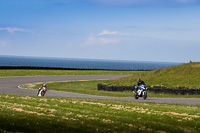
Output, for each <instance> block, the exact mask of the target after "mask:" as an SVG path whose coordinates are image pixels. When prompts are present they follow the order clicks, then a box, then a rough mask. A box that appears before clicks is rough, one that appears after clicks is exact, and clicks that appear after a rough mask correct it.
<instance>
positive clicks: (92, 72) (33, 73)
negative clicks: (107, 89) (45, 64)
mask: <svg viewBox="0 0 200 133" xmlns="http://www.w3.org/2000/svg"><path fill="white" fill-rule="evenodd" d="M140 72H141V71H109V70H31V69H22V70H17V69H13V70H0V77H8V76H51V75H133V74H136V73H140Z"/></svg>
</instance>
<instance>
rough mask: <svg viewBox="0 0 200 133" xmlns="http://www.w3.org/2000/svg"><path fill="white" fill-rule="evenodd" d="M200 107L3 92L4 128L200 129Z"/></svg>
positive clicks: (0, 128) (0, 100) (195, 132)
mask: <svg viewBox="0 0 200 133" xmlns="http://www.w3.org/2000/svg"><path fill="white" fill-rule="evenodd" d="M199 112H200V107H195V106H183V105H167V104H153V103H137V102H136V103H133V102H122V101H109V100H87V99H64V98H47V97H29V96H14V95H0V120H1V121H0V132H44V133H45V132H46V133H49V132H51V133H54V132H55V133H56V132H60V133H61V132H104V133H105V132H160V133H161V132H163V133H164V132H186V133H187V132H192V133H198V132H199V131H200V113H199Z"/></svg>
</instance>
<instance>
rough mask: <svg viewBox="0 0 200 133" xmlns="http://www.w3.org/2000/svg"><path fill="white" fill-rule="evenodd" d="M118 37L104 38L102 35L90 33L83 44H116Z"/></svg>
mask: <svg viewBox="0 0 200 133" xmlns="http://www.w3.org/2000/svg"><path fill="white" fill-rule="evenodd" d="M119 42H120V40H119V39H115V38H104V37H97V36H95V35H94V34H91V35H90V36H89V37H88V38H87V41H86V42H85V44H84V45H85V46H95V45H109V44H117V43H119Z"/></svg>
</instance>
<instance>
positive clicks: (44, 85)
mask: <svg viewBox="0 0 200 133" xmlns="http://www.w3.org/2000/svg"><path fill="white" fill-rule="evenodd" d="M43 87H45V88H47V85H46V84H43V85H42V86H41V87H40V88H39V90H38V94H39V92H40V90H41V89H42V88H43Z"/></svg>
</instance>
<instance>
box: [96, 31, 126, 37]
mask: <svg viewBox="0 0 200 133" xmlns="http://www.w3.org/2000/svg"><path fill="white" fill-rule="evenodd" d="M99 35H100V36H101V35H126V34H125V33H121V32H119V31H109V30H103V31H102V32H101V33H99Z"/></svg>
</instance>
